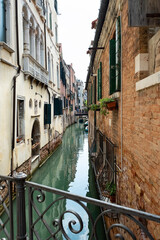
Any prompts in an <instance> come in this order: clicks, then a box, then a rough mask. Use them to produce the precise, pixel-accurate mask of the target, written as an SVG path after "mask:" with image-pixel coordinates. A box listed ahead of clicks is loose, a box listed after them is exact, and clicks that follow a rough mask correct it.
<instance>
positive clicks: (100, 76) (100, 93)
mask: <svg viewBox="0 0 160 240" xmlns="http://www.w3.org/2000/svg"><path fill="white" fill-rule="evenodd" d="M101 98H102V62H100V66H99V99H101Z"/></svg>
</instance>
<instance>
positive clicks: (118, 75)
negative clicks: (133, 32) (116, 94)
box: [116, 16, 121, 91]
mask: <svg viewBox="0 0 160 240" xmlns="http://www.w3.org/2000/svg"><path fill="white" fill-rule="evenodd" d="M119 90H121V21H120V16H119V17H118V18H117V22H116V91H119Z"/></svg>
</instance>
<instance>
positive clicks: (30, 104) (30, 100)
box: [29, 98, 32, 108]
mask: <svg viewBox="0 0 160 240" xmlns="http://www.w3.org/2000/svg"><path fill="white" fill-rule="evenodd" d="M29 107H30V108H32V99H31V98H30V99H29Z"/></svg>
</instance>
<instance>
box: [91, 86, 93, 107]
mask: <svg viewBox="0 0 160 240" xmlns="http://www.w3.org/2000/svg"><path fill="white" fill-rule="evenodd" d="M92 91H93V87H92V86H91V104H92Z"/></svg>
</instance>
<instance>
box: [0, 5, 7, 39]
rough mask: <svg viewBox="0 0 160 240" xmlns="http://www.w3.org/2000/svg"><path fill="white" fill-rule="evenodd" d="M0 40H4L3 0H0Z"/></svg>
mask: <svg viewBox="0 0 160 240" xmlns="http://www.w3.org/2000/svg"><path fill="white" fill-rule="evenodd" d="M0 41H3V42H6V9H5V3H4V0H0Z"/></svg>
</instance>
